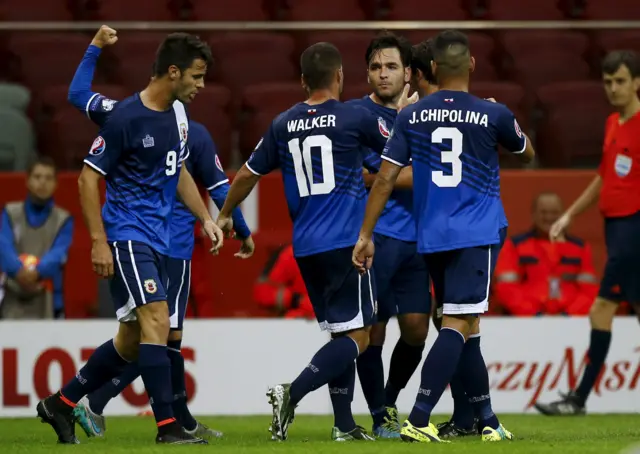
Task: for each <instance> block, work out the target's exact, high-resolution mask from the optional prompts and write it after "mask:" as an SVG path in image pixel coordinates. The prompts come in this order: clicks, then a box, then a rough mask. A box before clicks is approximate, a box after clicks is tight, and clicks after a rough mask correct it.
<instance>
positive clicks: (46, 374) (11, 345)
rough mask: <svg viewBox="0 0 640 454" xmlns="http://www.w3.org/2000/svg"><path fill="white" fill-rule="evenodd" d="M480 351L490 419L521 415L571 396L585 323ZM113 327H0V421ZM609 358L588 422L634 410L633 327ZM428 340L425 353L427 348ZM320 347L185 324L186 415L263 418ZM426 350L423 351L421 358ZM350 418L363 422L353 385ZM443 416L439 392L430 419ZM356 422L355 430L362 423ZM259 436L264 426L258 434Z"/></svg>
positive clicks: (621, 326)
mask: <svg viewBox="0 0 640 454" xmlns="http://www.w3.org/2000/svg"><path fill="white" fill-rule="evenodd" d="M481 325H482V326H481V331H482V349H483V354H484V357H485V360H486V362H487V367H488V370H489V375H490V381H491V393H492V396H491V397H492V403H493V408H494V410H495V411H496V412H497V413H500V414H503V413H529V412H533V411H535V410H534V409H533V408H532V404H533V402H535V401H536V400H537V399H541V400H544V401H547V400H550V399H555V398H556V397H557V393H558V392H559V391H566V390H568V389H571V388H573V387H574V386H575V385H576V382H577V381H578V380H579V378H580V375H581V371H582V369H583V367H584V365H585V361H584V354H585V351H586V349H587V346H588V340H589V322H588V320H587V319H586V318H581V317H576V318H566V317H557V318H533V319H509V318H490V319H484V320H483V321H482V324H481ZM115 329H116V323H115V322H113V321H43V322H26V321H25V322H10V323H0V346H1V347H0V348H1V349H2V355H1V363H0V367H1V369H2V374H1V378H0V380H1V381H2V383H1V386H0V389H1V390H2V394H1V396H0V398H1V401H0V404H1V405H0V417H14V416H15V417H22V416H24V417H31V416H34V415H35V405H36V403H37V401H38V399H41V398H43V397H45V396H46V395H48V394H49V393H51V392H55V391H56V390H57V389H58V388H59V387H60V385H61V384H62V383H63V382H64V381H65V380H68V379H70V378H71V377H73V376H74V374H75V373H76V370H77V369H78V368H79V367H80V366H81V365H82V364H83V363H84V361H86V359H87V358H88V356H89V355H90V354H91V351H92V350H93V349H94V348H95V347H97V346H98V345H100V344H101V343H102V342H104V340H105V339H108V338H109V337H111V336H113V334H114V332H115ZM614 332H615V335H614V336H613V340H612V344H611V350H610V352H609V356H608V358H607V363H606V365H605V368H604V370H603V372H602V375H601V376H600V378H599V379H598V381H597V383H596V385H595V388H594V390H593V393H592V395H591V398H590V399H589V402H588V406H587V409H588V411H589V412H590V413H616V412H619V413H636V412H639V411H640V399H638V398H637V396H638V391H639V390H638V385H639V381H640V357H639V354H640V342H639V341H638V323H637V321H636V320H635V318H630V317H624V318H618V319H616V320H615V322H614ZM398 335H399V331H398V328H397V325H396V324H395V323H391V324H390V325H389V328H388V334H387V347H386V348H385V349H384V352H383V355H384V362H385V368H388V364H389V358H390V355H391V351H392V350H393V345H394V344H395V342H396V340H397V339H398ZM435 337H436V336H435V335H434V333H433V332H432V333H431V334H430V335H429V337H428V340H427V346H426V349H429V348H430V347H431V345H432V344H433V341H434V339H435ZM327 340H328V336H327V335H326V333H323V332H321V331H320V330H319V329H318V327H317V325H316V324H315V323H312V322H306V321H298V320H194V321H189V322H188V323H187V324H186V326H185V341H184V343H183V345H184V349H183V352H184V354H185V358H186V370H187V374H188V380H187V383H188V393H189V396H190V408H191V410H192V411H193V413H194V414H197V415H265V423H268V419H269V418H268V417H267V416H266V415H268V414H269V413H270V411H271V408H270V406H269V405H268V404H267V402H266V397H265V392H266V390H267V387H268V386H269V385H273V384H276V383H281V382H286V381H290V380H293V379H294V378H295V377H296V376H297V375H298V373H299V372H300V370H301V369H302V368H303V367H304V366H305V365H306V364H307V363H308V361H309V358H310V357H311V356H312V355H313V353H314V352H315V351H316V350H317V349H318V348H319V347H320V346H321V345H322V344H323V343H324V342H326V341H327ZM425 351H426V350H425ZM419 380H420V373H419V372H417V373H416V374H415V375H414V377H413V378H412V379H411V382H410V383H409V385H408V386H407V388H406V390H404V391H403V392H402V393H401V394H400V399H399V401H398V408H399V409H400V411H401V413H406V412H408V411H409V410H410V409H411V406H412V404H413V401H414V399H415V396H416V392H417V390H418V385H419ZM147 407H148V402H147V398H146V396H145V393H144V389H143V386H142V381H141V379H138V380H137V381H136V382H135V383H134V384H133V386H132V387H130V388H128V389H127V390H126V392H125V393H124V395H123V396H121V397H118V398H116V399H115V400H113V401H112V402H111V403H110V405H109V406H108V407H107V409H106V414H107V415H134V414H137V413H138V412H140V411H141V410H145V409H146V408H147ZM353 409H354V412H355V413H359V414H361V413H367V406H366V403H365V401H364V398H363V396H362V391H361V388H360V385H359V383H358V381H357V380H356V393H355V400H354V402H353ZM451 410H452V402H451V399H450V394H449V392H448V391H447V392H446V393H445V396H444V397H443V398H442V400H441V401H440V403H438V406H437V408H436V412H437V413H449V412H450V411H451ZM330 411H331V404H330V400H329V395H328V393H327V391H326V388H323V389H320V390H318V391H316V392H314V393H312V394H310V395H309V396H307V398H305V400H304V401H303V402H302V403H301V405H300V407H299V410H298V412H299V413H301V414H305V413H308V414H328V413H330ZM363 422H364V421H363ZM265 427H266V426H265Z"/></svg>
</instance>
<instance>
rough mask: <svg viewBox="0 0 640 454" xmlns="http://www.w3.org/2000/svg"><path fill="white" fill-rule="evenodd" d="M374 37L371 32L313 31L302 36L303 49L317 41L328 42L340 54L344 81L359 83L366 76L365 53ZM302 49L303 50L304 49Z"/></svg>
mask: <svg viewBox="0 0 640 454" xmlns="http://www.w3.org/2000/svg"><path fill="white" fill-rule="evenodd" d="M373 37H375V34H373V33H371V32H366V31H362V32H349V31H347V32H342V31H336V32H329V31H327V32H313V33H309V34H307V35H306V36H305V37H304V41H303V43H304V46H303V47H304V49H306V48H307V47H308V46H311V45H312V44H315V43H318V42H323V41H326V42H330V43H331V44H333V45H334V46H336V47H337V48H338V50H339V51H340V53H341V54H342V71H343V72H344V77H345V83H347V84H352V83H360V82H362V81H364V80H366V77H367V73H366V70H367V62H366V60H365V53H366V51H367V47H368V46H369V42H370V41H371V39H372V38H373ZM304 49H303V50H304Z"/></svg>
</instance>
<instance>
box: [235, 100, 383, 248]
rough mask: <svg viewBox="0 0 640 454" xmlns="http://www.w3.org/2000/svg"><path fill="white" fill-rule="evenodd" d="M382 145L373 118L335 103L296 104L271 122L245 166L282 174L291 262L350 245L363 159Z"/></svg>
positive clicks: (362, 200) (360, 201)
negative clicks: (290, 223) (290, 235)
mask: <svg viewBox="0 0 640 454" xmlns="http://www.w3.org/2000/svg"><path fill="white" fill-rule="evenodd" d="M385 143H386V138H385V137H384V135H383V134H382V132H381V131H380V128H379V125H378V119H377V117H376V116H374V115H373V114H372V113H371V112H369V111H368V110H366V109H364V108H362V107H359V106H353V105H347V104H343V103H341V102H339V101H335V100H330V101H327V102H324V103H322V104H318V105H309V104H306V103H299V104H296V105H295V106H293V107H292V108H291V109H289V110H287V111H286V112H284V113H282V114H280V115H279V116H278V117H277V118H276V119H275V120H274V121H273V123H272V124H271V127H270V128H269V130H268V131H267V133H266V134H265V135H264V137H263V138H262V140H260V142H259V143H258V146H257V147H256V149H255V151H254V152H253V154H252V155H251V157H250V158H249V160H248V161H247V164H246V166H247V168H248V169H249V170H250V171H252V172H253V173H255V174H257V175H264V174H267V173H269V172H271V171H272V170H275V169H276V168H280V169H281V170H282V179H283V182H284V190H285V196H286V199H287V204H288V206H289V214H290V216H291V219H292V220H293V252H294V255H295V256H296V257H302V256H307V255H312V254H318V253H320V252H325V251H330V250H334V249H340V248H343V247H349V246H353V245H355V244H356V241H357V240H358V232H359V230H360V226H361V225H362V221H363V218H364V209H365V206H366V196H367V193H366V190H365V187H364V180H363V177H362V166H363V157H364V155H365V153H367V152H368V149H369V148H371V149H373V150H376V151H378V152H382V149H383V148H384V145H385Z"/></svg>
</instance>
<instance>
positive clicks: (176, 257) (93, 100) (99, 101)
mask: <svg viewBox="0 0 640 454" xmlns="http://www.w3.org/2000/svg"><path fill="white" fill-rule="evenodd" d="M117 39H118V37H117V33H116V31H115V30H114V29H112V28H110V27H108V26H106V25H103V26H102V27H101V28H100V30H98V32H97V33H96V35H95V37H94V38H93V40H92V41H91V45H90V46H89V48H88V49H87V51H86V52H85V55H84V57H83V59H82V61H81V62H80V65H79V67H78V69H77V71H76V74H75V76H74V78H73V80H72V82H71V85H70V86H69V101H70V102H71V103H72V104H73V105H74V106H75V107H77V108H78V109H79V110H81V111H82V112H86V114H87V115H88V116H89V118H90V119H91V120H92V121H93V122H94V123H96V124H98V125H100V126H101V125H103V124H104V123H105V122H106V120H107V119H108V118H109V116H110V114H111V113H112V112H113V108H114V107H115V106H116V105H117V103H118V101H117V100H113V99H109V98H107V97H105V96H103V95H102V94H100V93H94V92H93V91H92V90H91V84H92V80H93V74H94V71H95V68H96V64H97V61H98V58H99V57H100V54H101V52H102V48H103V47H105V46H109V45H113V44H115V43H116V41H117ZM188 146H189V159H188V160H187V161H185V163H186V166H187V170H189V171H190V172H191V173H192V175H194V177H195V178H196V179H197V180H199V181H200V182H202V184H203V186H204V187H206V188H207V190H208V191H209V194H210V195H211V198H212V199H213V200H214V202H215V203H216V204H217V205H218V207H219V208H220V207H222V204H223V203H224V199H225V197H226V195H227V191H228V189H229V180H228V178H227V176H226V175H225V173H224V171H223V169H222V165H221V163H220V160H219V158H218V156H217V154H216V150H215V145H214V143H213V140H212V138H211V135H210V134H209V132H208V131H207V130H206V128H205V127H204V126H203V125H201V124H199V123H196V122H194V121H190V122H189V138H188ZM233 220H234V225H235V230H236V234H237V236H238V237H239V238H241V239H242V247H241V250H240V251H239V252H238V254H236V255H237V256H239V257H242V258H248V257H250V256H251V255H252V253H253V250H254V244H253V239H252V238H251V232H250V230H249V228H248V227H247V225H246V222H245V221H244V218H243V216H242V213H241V211H240V210H239V209H237V210H234V212H233ZM194 224H195V217H194V216H193V215H192V214H191V212H190V211H189V210H188V209H187V208H186V207H185V206H184V204H183V203H182V202H180V201H179V200H178V201H176V206H175V209H174V211H173V217H172V219H171V227H170V230H171V248H170V251H169V257H168V261H167V275H168V284H167V298H168V303H169V306H170V323H171V324H170V328H171V329H170V332H169V341H168V345H167V347H168V351H167V352H168V355H169V359H170V360H171V383H172V390H173V396H174V401H173V411H174V414H175V416H176V419H177V420H178V422H179V423H180V424H181V425H182V426H183V427H184V429H185V430H186V431H187V432H189V433H191V434H193V435H196V436H198V437H204V438H211V437H220V436H222V434H221V433H220V432H218V431H215V430H213V429H210V428H208V427H207V426H206V425H204V424H202V423H200V422H198V421H196V420H195V419H194V418H193V416H192V415H191V412H190V411H189V409H188V407H187V395H186V386H185V381H184V358H183V357H182V355H181V353H180V347H181V343H182V327H183V322H184V316H185V313H186V306H187V301H188V299H189V289H190V282H191V255H192V253H193V242H194V238H193V231H194ZM139 375H140V372H139V369H138V365H137V363H131V364H130V365H129V366H128V367H127V368H126V369H125V370H124V372H123V374H122V375H120V376H119V377H118V378H117V379H114V380H112V381H110V382H108V383H107V384H105V385H104V386H102V387H101V388H100V389H98V390H96V391H94V392H93V393H91V394H90V395H88V396H85V397H83V398H82V399H81V400H80V401H79V402H78V405H77V406H76V408H75V411H74V413H75V414H76V416H77V421H78V423H79V424H80V426H81V427H82V429H83V430H84V431H85V433H86V434H87V435H88V436H89V437H92V436H103V435H104V431H105V430H106V424H105V420H104V416H102V413H103V410H104V408H105V406H106V405H107V403H108V402H109V401H110V400H111V399H112V398H114V397H115V396H117V395H118V394H120V393H121V392H122V391H123V390H124V389H125V388H126V387H127V386H129V384H130V383H131V382H133V380H135V379H136V378H137V377H138V376H139Z"/></svg>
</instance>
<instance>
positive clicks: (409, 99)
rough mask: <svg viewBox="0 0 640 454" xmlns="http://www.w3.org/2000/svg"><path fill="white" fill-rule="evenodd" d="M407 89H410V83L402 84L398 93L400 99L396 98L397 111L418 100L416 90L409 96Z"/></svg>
mask: <svg viewBox="0 0 640 454" xmlns="http://www.w3.org/2000/svg"><path fill="white" fill-rule="evenodd" d="M409 90H411V85H409V84H406V85H405V86H404V90H402V94H401V95H400V99H398V111H400V110H402V109H404V108H405V107H407V106H408V105H410V104H413V103H415V102H416V101H418V99H419V97H418V92H417V91H416V92H414V93H413V94H412V95H411V96H409Z"/></svg>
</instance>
